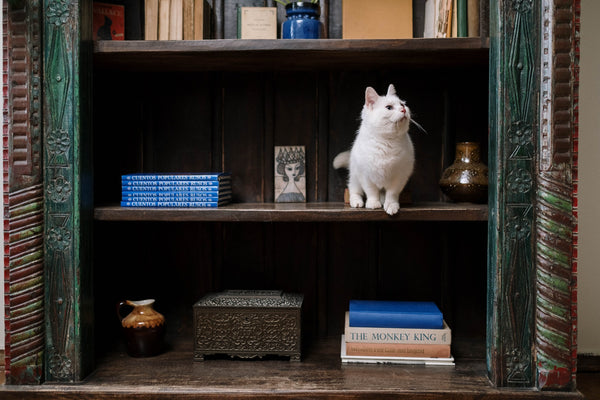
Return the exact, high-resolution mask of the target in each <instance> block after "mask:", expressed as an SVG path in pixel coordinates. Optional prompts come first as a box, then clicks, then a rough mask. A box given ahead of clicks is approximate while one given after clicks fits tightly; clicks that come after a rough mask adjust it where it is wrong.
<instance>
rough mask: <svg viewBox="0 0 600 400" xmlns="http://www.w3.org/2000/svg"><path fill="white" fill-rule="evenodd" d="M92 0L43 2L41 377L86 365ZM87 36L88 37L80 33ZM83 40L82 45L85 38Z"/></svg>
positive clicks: (57, 376) (71, 373) (64, 377)
mask: <svg viewBox="0 0 600 400" xmlns="http://www.w3.org/2000/svg"><path fill="white" fill-rule="evenodd" d="M91 4H92V2H91V0H86V1H81V2H78V1H73V0H45V1H44V14H43V22H44V36H45V46H44V119H45V123H44V149H45V152H44V192H45V200H46V207H45V238H46V242H45V250H46V252H45V265H46V329H47V332H46V379H47V380H51V381H66V382H73V381H79V380H81V379H83V378H84V377H85V376H86V374H87V373H89V372H90V371H91V368H92V362H91V361H92V357H93V348H92V324H93V309H92V298H91V274H92V266H91V249H90V246H91V229H90V228H91V212H92V197H91V196H92V187H91V182H90V180H91V176H90V175H91V174H90V171H91V149H90V146H89V143H88V142H89V141H91V129H90V125H89V123H88V118H89V114H90V113H91V111H90V107H89V104H88V102H91V99H90V95H89V94H90V83H89V80H90V79H91V78H90V77H91V69H90V65H87V64H88V63H89V62H90V61H91V57H90V50H91V41H90V40H89V39H90V37H91V28H89V29H87V28H86V29H82V26H89V25H90V24H87V25H83V24H82V20H84V19H85V18H86V16H87V17H89V16H90V15H91V13H90V11H91V10H90V7H91ZM87 31H90V35H86V32H87ZM86 39H87V40H86Z"/></svg>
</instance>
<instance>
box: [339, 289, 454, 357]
mask: <svg viewBox="0 0 600 400" xmlns="http://www.w3.org/2000/svg"><path fill="white" fill-rule="evenodd" d="M451 337H452V334H451V331H450V328H449V327H448V325H447V324H446V322H445V321H444V317H443V315H442V313H441V311H440V310H439V308H438V307H437V306H436V305H435V303H433V302H411V301H376V300H351V301H350V307H349V311H348V312H347V313H346V322H345V328H344V334H343V335H342V348H341V358H342V362H345V363H349V362H356V363H402V364H427V365H454V358H453V357H452V355H451V353H450V344H451Z"/></svg>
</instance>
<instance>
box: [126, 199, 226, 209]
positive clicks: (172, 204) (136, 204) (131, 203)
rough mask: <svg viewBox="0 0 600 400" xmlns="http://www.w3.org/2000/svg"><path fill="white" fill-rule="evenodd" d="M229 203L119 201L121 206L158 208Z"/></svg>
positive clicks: (213, 206) (212, 205)
mask: <svg viewBox="0 0 600 400" xmlns="http://www.w3.org/2000/svg"><path fill="white" fill-rule="evenodd" d="M227 203H229V200H223V201H121V207H158V208H215V207H219V206H223V205H225V204H227Z"/></svg>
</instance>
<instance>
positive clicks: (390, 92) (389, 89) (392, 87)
mask: <svg viewBox="0 0 600 400" xmlns="http://www.w3.org/2000/svg"><path fill="white" fill-rule="evenodd" d="M394 94H396V88H395V87H394V85H392V84H390V86H388V92H387V95H388V96H392V95H394Z"/></svg>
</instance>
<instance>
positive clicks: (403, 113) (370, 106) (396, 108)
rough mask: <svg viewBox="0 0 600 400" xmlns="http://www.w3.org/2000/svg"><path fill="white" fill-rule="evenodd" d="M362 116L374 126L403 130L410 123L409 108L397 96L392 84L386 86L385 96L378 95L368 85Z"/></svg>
mask: <svg viewBox="0 0 600 400" xmlns="http://www.w3.org/2000/svg"><path fill="white" fill-rule="evenodd" d="M362 118H363V120H364V121H366V122H368V123H369V124H370V125H372V126H375V127H380V128H396V129H401V130H404V129H407V128H408V125H409V124H410V109H409V108H408V106H407V105H406V102H405V101H403V100H400V99H399V98H398V96H397V95H396V90H395V89H394V85H390V86H389V87H388V92H387V94H386V95H385V96H379V95H378V94H377V92H376V91H375V89H373V88H371V87H368V88H367V90H366V92H365V105H364V107H363V113H362Z"/></svg>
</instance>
